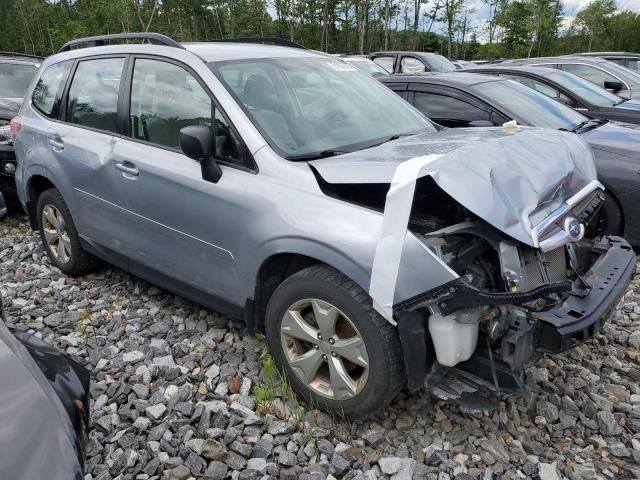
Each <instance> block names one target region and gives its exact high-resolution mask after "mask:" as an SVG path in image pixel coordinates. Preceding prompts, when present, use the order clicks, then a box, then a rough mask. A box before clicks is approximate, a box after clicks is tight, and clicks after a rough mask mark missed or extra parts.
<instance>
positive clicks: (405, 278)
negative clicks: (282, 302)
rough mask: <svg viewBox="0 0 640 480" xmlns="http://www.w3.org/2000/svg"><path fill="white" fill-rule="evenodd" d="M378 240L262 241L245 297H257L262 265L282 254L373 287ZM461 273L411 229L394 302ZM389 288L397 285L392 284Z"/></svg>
mask: <svg viewBox="0 0 640 480" xmlns="http://www.w3.org/2000/svg"><path fill="white" fill-rule="evenodd" d="M376 245H377V241H376V240H375V239H373V240H370V239H364V238H363V243H362V244H361V245H351V246H350V247H351V248H350V249H349V250H344V249H340V248H337V247H336V246H334V245H329V244H325V243H322V242H320V241H318V240H315V239H313V238H306V237H279V238H275V239H272V240H270V241H268V242H266V243H264V244H262V245H261V246H260V247H259V248H258V249H257V251H256V254H255V256H254V258H255V261H253V262H252V263H251V266H250V268H248V270H247V275H246V278H245V282H244V283H245V285H246V291H245V297H246V298H253V294H254V292H255V287H256V279H257V276H258V272H259V270H260V267H261V266H262V265H263V264H264V262H266V261H267V260H268V259H269V258H270V257H272V256H274V255H278V254H295V255H303V256H306V257H310V258H312V259H314V260H316V261H318V262H322V263H324V264H326V265H329V266H330V267H332V268H334V269H336V270H338V271H339V272H341V273H342V274H344V275H346V276H347V277H349V278H350V279H351V280H353V281H354V282H355V283H357V284H358V285H359V286H360V287H361V288H362V289H363V290H364V291H366V292H369V291H370V288H371V270H372V264H373V257H374V253H375V248H376ZM457 277H458V275H457V274H456V273H455V272H454V271H452V270H451V269H450V268H449V267H448V266H446V265H445V264H444V263H443V262H442V261H441V260H440V259H439V258H438V257H437V256H436V255H435V254H434V253H433V252H432V251H431V250H429V249H428V248H427V247H426V246H425V245H424V244H423V243H422V242H420V240H419V239H418V238H417V237H416V236H415V235H414V234H413V233H411V232H408V233H407V235H406V236H405V242H404V247H403V250H402V258H401V262H400V268H399V270H398V278H397V281H396V285H395V292H394V296H393V298H394V304H396V303H399V302H402V301H404V300H407V299H409V298H412V297H415V296H416V295H418V294H420V293H423V292H425V291H428V290H431V289H434V288H436V287H438V286H440V285H443V284H445V283H448V282H450V281H451V280H454V279H455V278H457ZM389 288H393V287H392V286H391V284H390V286H389Z"/></svg>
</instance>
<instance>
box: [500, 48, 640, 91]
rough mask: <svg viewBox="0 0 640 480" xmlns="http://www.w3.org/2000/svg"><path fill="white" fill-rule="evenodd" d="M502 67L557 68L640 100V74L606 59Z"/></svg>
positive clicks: (573, 58) (572, 58) (537, 61)
mask: <svg viewBox="0 0 640 480" xmlns="http://www.w3.org/2000/svg"><path fill="white" fill-rule="evenodd" d="M501 65H505V66H507V65H509V66H510V65H531V66H542V67H551V68H557V69H558V70H562V71H564V72H569V73H573V74H574V75H577V76H578V77H580V78H584V79H585V80H587V81H589V82H591V83H593V84H594V85H597V86H599V87H600V88H605V89H607V90H609V91H610V92H613V93H615V94H616V95H618V96H620V97H623V98H640V73H638V72H635V71H633V70H629V69H628V68H624V67H621V66H620V65H618V64H616V63H613V62H608V61H607V60H605V59H604V58H594V57H580V56H562V57H540V58H525V59H519V60H506V61H504V62H503V63H502V64H501Z"/></svg>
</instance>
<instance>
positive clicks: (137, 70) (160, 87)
mask: <svg viewBox="0 0 640 480" xmlns="http://www.w3.org/2000/svg"><path fill="white" fill-rule="evenodd" d="M212 112H213V119H214V121H213V122H212V121H211V119H212ZM191 125H203V126H207V127H209V128H213V134H214V139H215V145H214V152H215V155H216V158H217V159H218V160H221V161H223V162H228V163H233V164H236V165H242V166H248V165H246V163H247V162H246V161H245V156H244V155H243V149H242V147H241V145H242V142H241V141H240V139H239V138H238V137H237V136H236V134H235V132H234V131H233V129H232V128H231V127H230V125H229V122H228V121H227V119H226V118H225V116H224V115H223V113H222V112H221V111H220V110H219V109H217V108H216V109H215V110H214V107H213V102H212V101H211V98H210V97H209V94H208V93H207V92H206V91H205V90H204V88H202V86H201V85H200V83H199V82H198V80H197V79H196V78H195V77H194V76H193V75H191V74H190V73H189V72H188V71H187V70H185V69H184V68H182V67H180V66H178V65H174V64H172V63H168V62H164V61H161V60H148V59H137V60H136V63H135V65H134V67H133V79H132V82H131V103H130V110H129V131H130V134H131V136H132V137H133V138H136V139H139V140H145V141H147V142H151V143H155V144H157V145H161V146H164V147H170V148H175V149H179V148H180V130H181V129H182V128H184V127H188V126H191Z"/></svg>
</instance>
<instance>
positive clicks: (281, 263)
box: [244, 240, 370, 331]
mask: <svg viewBox="0 0 640 480" xmlns="http://www.w3.org/2000/svg"><path fill="white" fill-rule="evenodd" d="M287 247H288V248H287ZM269 250H270V252H269V254H268V255H264V256H262V260H261V261H260V262H257V266H256V267H255V268H254V269H253V271H252V273H250V274H249V277H248V282H247V284H248V285H249V287H248V290H247V301H246V305H245V309H244V319H245V323H246V324H247V327H248V328H249V330H250V331H260V330H263V329H264V324H265V319H264V314H265V312H266V308H267V304H268V303H269V300H270V299H271V296H272V295H273V293H274V292H275V290H276V289H277V288H278V286H279V285H280V284H281V283H282V282H284V280H285V279H287V278H289V277H290V276H291V275H293V274H295V273H297V272H299V271H301V270H304V269H305V268H307V267H310V266H312V265H319V264H322V265H327V266H329V267H331V268H333V269H335V270H336V271H338V272H340V273H342V274H343V275H345V276H346V277H348V278H349V279H351V280H353V281H354V282H355V283H357V284H358V285H359V286H360V287H361V288H362V289H364V290H365V291H369V283H368V282H369V277H370V273H369V272H367V271H366V270H365V269H364V268H363V267H362V266H360V265H358V264H357V263H356V262H355V261H353V260H352V259H351V258H348V257H347V256H346V255H344V254H343V253H341V252H338V251H336V250H334V249H331V248H330V247H327V246H323V245H321V244H319V243H317V242H313V241H300V240H298V241H294V242H287V246H286V247H285V246H284V245H282V248H279V247H276V248H270V249H269Z"/></svg>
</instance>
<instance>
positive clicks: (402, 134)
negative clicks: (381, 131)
mask: <svg viewBox="0 0 640 480" xmlns="http://www.w3.org/2000/svg"><path fill="white" fill-rule="evenodd" d="M418 133H419V132H410V133H396V134H395V135H391V136H390V137H386V138H383V139H382V140H378V141H377V142H375V143H372V144H370V145H367V146H366V147H364V148H363V149H362V150H365V149H367V148H373V147H379V146H380V145H383V144H385V143H388V142H393V141H394V140H398V139H400V138H402V137H410V136H411V135H416V134H418Z"/></svg>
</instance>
